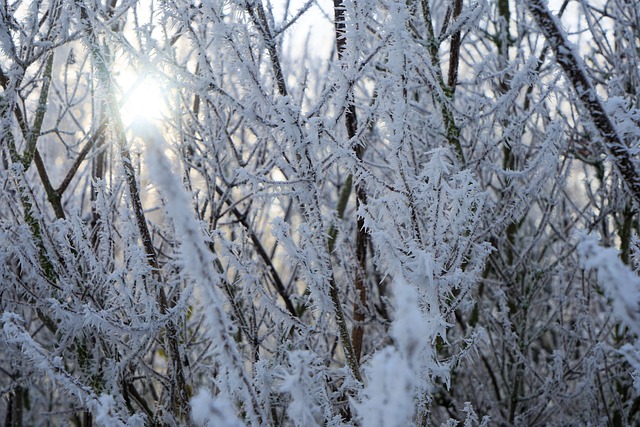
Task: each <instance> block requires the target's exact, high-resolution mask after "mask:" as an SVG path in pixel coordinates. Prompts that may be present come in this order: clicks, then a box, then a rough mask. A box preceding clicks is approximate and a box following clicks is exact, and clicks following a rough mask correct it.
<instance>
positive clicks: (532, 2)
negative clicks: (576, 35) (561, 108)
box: [527, 0, 640, 206]
mask: <svg viewBox="0 0 640 427" xmlns="http://www.w3.org/2000/svg"><path fill="white" fill-rule="evenodd" d="M527 7H528V9H529V12H530V13H531V15H532V16H533V17H534V19H535V20H536V22H537V24H538V26H539V27H540V30H542V33H543V34H544V36H545V37H546V38H547V42H548V43H549V45H550V46H551V49H553V52H554V54H555V57H556V62H557V63H558V64H559V65H560V66H561V67H562V69H563V70H564V72H565V74H566V75H567V77H568V79H569V81H570V82H571V84H572V85H573V88H574V89H575V91H576V93H577V95H578V97H579V98H580V101H582V104H583V105H584V106H585V108H586V109H587V112H588V113H589V116H590V118H591V121H592V122H593V124H594V126H595V127H596V128H597V129H598V131H599V132H600V135H601V137H602V139H603V142H604V145H605V148H606V149H607V150H608V151H609V153H610V154H611V155H612V156H613V161H614V164H615V165H616V168H617V169H618V172H619V173H620V175H621V177H622V179H623V180H624V182H625V183H626V184H627V187H628V189H629V191H630V192H631V195H632V196H633V198H634V200H635V201H636V203H637V204H638V205H639V206H640V174H639V173H638V168H637V165H636V162H635V161H634V160H633V159H632V157H631V154H630V152H629V147H628V146H627V144H626V143H625V141H624V140H623V139H622V137H621V136H620V134H619V133H618V131H617V130H616V127H615V125H614V123H613V121H612V120H611V118H610V117H609V115H608V114H607V112H606V111H605V110H604V107H603V106H602V103H601V102H600V99H599V98H598V95H597V94H596V90H595V88H594V87H593V85H592V84H591V81H590V79H589V77H588V76H587V72H586V69H585V64H584V62H583V61H582V59H581V58H580V57H579V56H578V55H577V53H576V52H575V50H574V48H573V46H572V45H571V44H570V43H569V41H568V40H567V38H566V36H565V35H564V33H563V31H562V30H561V29H560V24H559V22H558V21H557V19H556V18H555V17H554V16H553V15H552V14H551V12H550V11H549V9H548V8H547V7H546V5H545V4H544V3H543V2H542V0H528V1H527Z"/></svg>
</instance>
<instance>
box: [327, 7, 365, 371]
mask: <svg viewBox="0 0 640 427" xmlns="http://www.w3.org/2000/svg"><path fill="white" fill-rule="evenodd" d="M333 6H334V14H335V20H334V25H335V31H336V48H337V52H338V61H342V59H343V57H344V51H345V49H346V47H347V39H346V34H345V30H346V21H345V7H344V2H343V0H334V2H333ZM342 65H343V67H345V66H346V64H342ZM345 125H346V128H347V137H348V138H349V140H353V139H354V138H355V136H356V133H357V130H358V116H357V113H356V106H355V105H354V103H353V102H349V103H348V105H347V108H346V111H345ZM354 151H355V154H356V156H357V158H358V159H359V160H362V155H363V152H364V147H363V145H362V144H359V143H358V144H356V146H355V148H354ZM349 181H351V177H349ZM355 191H356V210H358V208H359V207H360V206H361V205H364V204H366V203H367V195H366V192H365V190H364V187H363V185H362V184H360V183H357V184H356V185H355ZM367 240H368V235H367V232H366V230H365V227H364V218H362V217H358V218H357V219H356V268H355V279H354V284H355V288H356V299H355V301H354V304H353V322H354V325H353V329H352V331H351V339H352V343H353V351H354V357H355V359H356V360H357V361H358V362H359V361H360V356H361V354H362V343H363V339H364V325H363V322H364V320H365V314H366V313H365V306H366V302H367V288H366V271H367Z"/></svg>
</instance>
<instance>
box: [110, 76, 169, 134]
mask: <svg viewBox="0 0 640 427" xmlns="http://www.w3.org/2000/svg"><path fill="white" fill-rule="evenodd" d="M123 77H124V76H123ZM127 77H128V78H123V79H122V87H123V92H124V98H123V104H122V107H121V112H122V118H123V121H124V122H125V124H127V125H128V126H130V125H132V124H133V123H135V122H136V121H144V122H159V121H160V120H161V119H162V117H163V114H164V113H165V112H166V102H165V96H164V94H163V91H162V88H161V87H160V84H159V82H158V81H156V80H154V79H152V78H150V77H137V76H134V75H131V76H127Z"/></svg>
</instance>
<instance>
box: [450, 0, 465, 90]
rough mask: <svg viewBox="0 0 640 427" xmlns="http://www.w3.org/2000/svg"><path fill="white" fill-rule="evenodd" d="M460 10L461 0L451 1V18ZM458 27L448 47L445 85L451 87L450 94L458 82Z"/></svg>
mask: <svg viewBox="0 0 640 427" xmlns="http://www.w3.org/2000/svg"><path fill="white" fill-rule="evenodd" d="M461 12H462V0H454V1H453V20H454V21H455V20H456V19H458V17H459V16H460V13H461ZM460 40H461V37H460V28H458V29H457V30H456V32H455V33H453V35H452V36H451V48H450V49H449V77H448V81H447V85H448V86H449V88H450V89H451V94H453V93H454V92H455V91H456V85H457V84H458V67H459V65H460Z"/></svg>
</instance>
